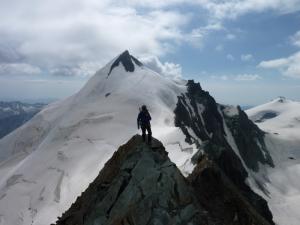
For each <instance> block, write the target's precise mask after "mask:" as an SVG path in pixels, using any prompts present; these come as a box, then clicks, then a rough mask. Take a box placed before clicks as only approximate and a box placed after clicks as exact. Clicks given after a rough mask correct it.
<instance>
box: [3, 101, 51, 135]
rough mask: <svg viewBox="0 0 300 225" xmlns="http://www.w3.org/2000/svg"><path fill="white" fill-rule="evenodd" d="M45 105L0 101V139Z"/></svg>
mask: <svg viewBox="0 0 300 225" xmlns="http://www.w3.org/2000/svg"><path fill="white" fill-rule="evenodd" d="M45 105H46V104H43V103H34V104H29V103H22V102H17V101H13V102H1V101H0V139H1V138H2V137H4V136H5V135H7V134H9V133H10V132H12V131H13V130H15V129H16V128H18V127H20V126H21V125H23V124H24V123H25V122H27V121H28V120H30V119H31V118H32V117H33V116H34V115H35V114H36V113H38V112H39V111H40V110H41V109H42V108H43V107H44V106H45Z"/></svg>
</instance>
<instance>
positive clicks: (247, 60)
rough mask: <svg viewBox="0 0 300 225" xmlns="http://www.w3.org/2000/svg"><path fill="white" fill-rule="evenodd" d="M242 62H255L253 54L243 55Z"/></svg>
mask: <svg viewBox="0 0 300 225" xmlns="http://www.w3.org/2000/svg"><path fill="white" fill-rule="evenodd" d="M241 60H242V61H243V62H249V61H251V60H253V55H251V54H243V55H241Z"/></svg>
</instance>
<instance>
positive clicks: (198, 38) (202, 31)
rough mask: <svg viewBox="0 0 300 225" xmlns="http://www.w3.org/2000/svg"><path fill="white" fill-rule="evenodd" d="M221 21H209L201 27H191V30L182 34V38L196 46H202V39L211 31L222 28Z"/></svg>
mask: <svg viewBox="0 0 300 225" xmlns="http://www.w3.org/2000/svg"><path fill="white" fill-rule="evenodd" d="M223 29H224V27H223V26H222V24H221V23H219V22H217V23H211V24H208V25H206V26H203V27H198V28H195V29H192V31H191V32H190V33H188V34H186V35H185V36H184V40H185V41H186V42H188V43H190V44H191V45H192V46H194V47H196V48H201V47H202V46H203V42H204V39H205V38H206V37H207V36H208V35H209V34H210V33H212V32H215V31H220V30H223Z"/></svg>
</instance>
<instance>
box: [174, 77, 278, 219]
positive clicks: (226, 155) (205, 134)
mask: <svg viewBox="0 0 300 225" xmlns="http://www.w3.org/2000/svg"><path fill="white" fill-rule="evenodd" d="M187 86H188V88H187V93H185V94H182V95H181V96H178V102H177V106H176V108H175V110H174V112H175V125H176V126H178V127H180V128H181V130H182V132H183V133H184V134H185V136H186V141H187V142H188V143H191V144H192V143H195V144H196V145H197V147H198V148H199V153H198V154H196V155H195V156H194V157H193V162H194V163H195V164H196V163H197V162H198V157H199V155H200V156H201V155H202V153H203V152H205V153H206V154H207V155H208V157H209V159H210V160H212V161H213V162H214V163H216V165H218V167H219V168H220V169H221V170H222V172H223V173H224V174H225V175H226V176H227V177H228V178H229V179H230V180H231V182H232V183H233V184H234V185H235V186H236V187H237V188H238V189H239V191H240V192H241V193H242V194H243V196H244V197H245V198H246V199H247V200H248V201H249V202H250V203H251V204H252V206H253V207H254V208H256V209H257V211H258V213H259V214H260V215H261V216H263V217H264V218H266V220H268V221H269V222H270V223H271V224H274V223H273V220H272V218H273V216H272V214H271V212H270V210H269V208H268V205H267V202H266V201H265V200H264V199H263V198H262V197H260V196H259V195H257V194H256V193H255V192H253V191H252V190H251V188H250V187H249V186H248V185H247V184H246V182H245V181H246V178H247V177H248V173H247V170H246V168H244V166H243V164H242V161H241V159H240V158H239V157H238V156H237V154H236V153H235V152H234V149H233V148H232V146H231V145H230V144H231V143H229V142H228V136H227V135H228V134H227V133H226V131H225V126H228V129H229V130H230V131H231V134H232V136H233V138H234V141H235V142H236V145H237V147H238V149H237V151H239V154H240V155H241V157H242V159H243V161H244V162H245V163H246V165H247V166H248V168H249V169H252V170H254V171H257V168H258V163H266V164H269V165H270V166H273V162H272V159H271V157H270V155H269V153H268V151H267V149H266V148H265V144H264V139H263V135H264V133H263V132H262V131H260V130H259V128H258V127H257V126H256V125H255V124H253V122H251V121H250V120H249V119H248V117H247V115H246V114H245V113H244V112H243V111H241V109H238V113H237V115H233V116H230V117H229V116H226V114H225V113H223V111H222V110H223V108H224V107H223V106H221V105H218V104H217V103H216V102H215V100H214V98H213V97H211V96H210V94H209V93H208V92H207V91H204V90H203V89H202V88H201V86H200V84H199V83H195V82H194V81H193V80H189V81H188V83H187Z"/></svg>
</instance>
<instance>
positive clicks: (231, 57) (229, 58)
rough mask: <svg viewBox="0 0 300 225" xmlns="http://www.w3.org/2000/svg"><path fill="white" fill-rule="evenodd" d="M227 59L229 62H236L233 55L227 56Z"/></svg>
mask: <svg viewBox="0 0 300 225" xmlns="http://www.w3.org/2000/svg"><path fill="white" fill-rule="evenodd" d="M226 58H227V59H228V60H230V61H234V60H235V58H234V56H233V55H231V54H227V55H226Z"/></svg>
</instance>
